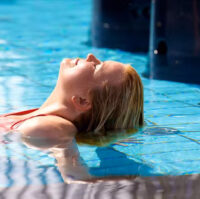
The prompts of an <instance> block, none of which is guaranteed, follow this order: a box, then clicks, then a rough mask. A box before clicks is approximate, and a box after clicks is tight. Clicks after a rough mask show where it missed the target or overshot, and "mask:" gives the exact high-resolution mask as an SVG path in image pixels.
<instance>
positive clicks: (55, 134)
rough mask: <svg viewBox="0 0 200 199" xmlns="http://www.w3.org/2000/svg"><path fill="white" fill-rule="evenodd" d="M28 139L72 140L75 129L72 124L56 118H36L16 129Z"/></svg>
mask: <svg viewBox="0 0 200 199" xmlns="http://www.w3.org/2000/svg"><path fill="white" fill-rule="evenodd" d="M17 130H18V131H19V132H20V133H22V134H23V135H25V136H28V137H32V138H33V137H35V138H46V139H48V140H58V139H59V140H60V139H62V138H69V139H72V138H73V137H74V136H75V134H76V132H77V129H76V127H75V126H74V124H73V123H72V122H70V121H68V120H66V119H64V118H61V117H58V116H50V115H49V116H38V117H35V118H32V119H29V120H27V121H25V122H24V123H22V124H21V125H20V126H19V127H18V129H17Z"/></svg>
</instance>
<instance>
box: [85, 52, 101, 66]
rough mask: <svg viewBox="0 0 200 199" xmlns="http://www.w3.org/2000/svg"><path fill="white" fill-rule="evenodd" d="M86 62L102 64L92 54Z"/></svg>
mask: <svg viewBox="0 0 200 199" xmlns="http://www.w3.org/2000/svg"><path fill="white" fill-rule="evenodd" d="M86 61H89V62H94V63H95V64H100V63H101V61H100V60H99V59H97V58H96V57H95V56H94V55H93V54H92V53H90V54H88V56H87V58H86Z"/></svg>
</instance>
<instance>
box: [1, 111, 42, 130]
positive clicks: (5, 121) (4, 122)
mask: <svg viewBox="0 0 200 199" xmlns="http://www.w3.org/2000/svg"><path fill="white" fill-rule="evenodd" d="M36 110H38V109H37V108H36V109H30V110H27V111H20V112H16V113H8V114H3V115H0V133H1V132H4V133H5V132H8V131H11V130H14V129H15V128H14V127H16V125H17V124H18V125H19V124H20V123H21V122H24V121H26V120H28V119H31V118H33V117H38V116H45V114H39V115H35V116H31V117H29V118H26V119H23V120H17V119H13V118H9V117H7V116H10V115H25V114H28V113H32V112H33V111H36Z"/></svg>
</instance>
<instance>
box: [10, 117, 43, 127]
mask: <svg viewBox="0 0 200 199" xmlns="http://www.w3.org/2000/svg"><path fill="white" fill-rule="evenodd" d="M39 116H47V115H46V114H39V115H34V116H31V117H28V118H25V119H23V120H19V121H17V122H15V123H14V124H12V125H11V127H10V129H11V130H14V129H15V128H14V127H15V125H17V124H20V123H22V122H25V121H26V120H29V119H31V118H34V117H39Z"/></svg>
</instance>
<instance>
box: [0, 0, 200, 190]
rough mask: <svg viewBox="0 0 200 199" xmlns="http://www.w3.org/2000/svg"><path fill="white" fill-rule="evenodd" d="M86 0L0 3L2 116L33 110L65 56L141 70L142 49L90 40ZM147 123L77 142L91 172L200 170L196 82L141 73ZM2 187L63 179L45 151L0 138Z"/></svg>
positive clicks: (14, 136) (146, 173)
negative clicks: (91, 142) (122, 136)
mask: <svg viewBox="0 0 200 199" xmlns="http://www.w3.org/2000/svg"><path fill="white" fill-rule="evenodd" d="M91 7H92V1H91V0H79V1H73V0H59V1H57V0H50V1H46V0H38V1H27V0H20V1H19V0H12V1H6V0H4V1H1V2H0V95H1V97H0V113H1V114H3V113H8V112H14V111H20V110H26V109H31V108H35V107H39V106H40V105H41V104H42V103H43V102H44V100H45V99H46V98H47V97H48V95H49V94H50V93H51V91H52V89H53V88H54V86H55V84H56V80H57V75H58V71H59V63H60V62H61V60H62V59H63V58H64V57H70V58H71V57H85V56H86V55H87V54H88V53H93V54H95V55H96V56H97V57H98V58H99V59H102V60H107V59H109V60H116V61H121V62H124V63H130V64H131V65H133V66H134V67H135V69H136V70H137V71H138V72H139V73H140V74H142V73H143V72H144V70H145V66H146V64H147V56H146V54H133V53H130V52H125V51H121V50H118V49H106V48H95V47H92V46H91V45H90V40H89V36H90V23H91V17H92V16H91ZM142 81H143V84H144V97H145V102H144V106H145V107H144V114H145V122H146V123H147V125H146V126H145V128H144V129H143V130H141V131H140V132H138V133H137V134H135V135H133V136H132V138H134V140H135V141H134V142H123V143H122V144H121V145H117V144H112V145H110V146H108V147H95V146H93V147H92V146H79V151H80V155H81V157H82V159H83V160H84V162H85V164H86V165H87V166H88V167H89V169H90V172H91V173H92V174H93V175H96V176H107V175H137V176H138V175H139V176H163V175H164V176H166V175H175V176H177V175H186V174H199V173H200V166H199V165H200V158H199V153H200V86H199V85H195V84H184V83H178V82H169V81H161V80H150V79H147V78H144V77H142ZM0 141H1V145H0V159H1V162H0V188H5V187H11V186H17V185H19V184H20V186H25V185H44V184H56V183H62V182H63V179H62V177H61V174H60V173H59V171H58V169H57V167H56V165H55V159H54V158H53V157H52V156H51V155H50V154H49V152H48V151H39V150H36V149H32V148H29V147H26V146H25V145H24V144H23V143H22V141H21V139H20V137H19V135H18V134H9V135H6V134H2V135H1V137H0Z"/></svg>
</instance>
